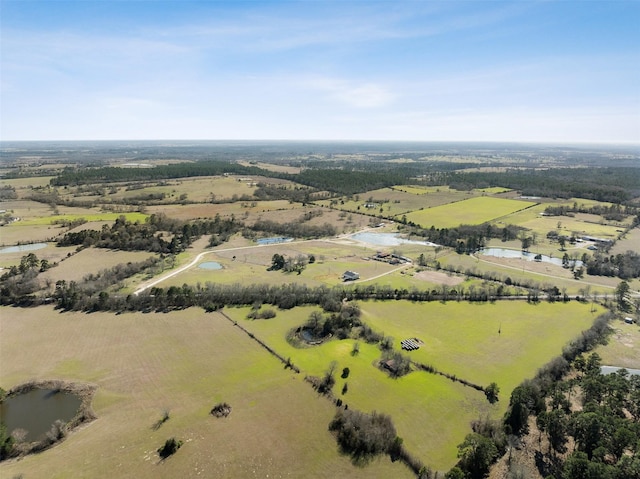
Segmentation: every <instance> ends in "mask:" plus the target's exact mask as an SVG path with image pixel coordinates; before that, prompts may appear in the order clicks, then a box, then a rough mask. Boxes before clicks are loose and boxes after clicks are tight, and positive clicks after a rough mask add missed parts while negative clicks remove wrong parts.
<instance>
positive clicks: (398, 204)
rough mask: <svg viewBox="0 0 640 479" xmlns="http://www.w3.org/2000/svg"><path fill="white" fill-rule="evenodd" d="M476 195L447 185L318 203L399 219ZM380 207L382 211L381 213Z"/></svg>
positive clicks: (386, 190) (395, 189)
mask: <svg viewBox="0 0 640 479" xmlns="http://www.w3.org/2000/svg"><path fill="white" fill-rule="evenodd" d="M418 192H419V193H418ZM473 195H474V194H473V193H471V192H467V191H457V190H452V189H450V188H449V187H447V186H439V187H428V188H421V187H417V186H416V187H408V186H401V187H393V188H382V189H379V190H372V191H367V192H366V193H361V194H359V195H354V196H353V197H343V198H338V199H336V200H322V201H317V202H316V203H317V204H319V205H323V206H331V207H333V208H336V209H339V210H344V211H352V212H360V213H364V214H369V215H379V214H383V215H385V216H397V215H401V214H404V213H408V212H410V211H414V210H418V209H420V208H432V207H435V206H440V205H445V204H448V203H452V202H455V201H460V200H463V199H466V198H470V197H471V196H473ZM381 208H382V212H380V209H381Z"/></svg>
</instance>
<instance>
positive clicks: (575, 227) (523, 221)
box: [503, 204, 623, 239]
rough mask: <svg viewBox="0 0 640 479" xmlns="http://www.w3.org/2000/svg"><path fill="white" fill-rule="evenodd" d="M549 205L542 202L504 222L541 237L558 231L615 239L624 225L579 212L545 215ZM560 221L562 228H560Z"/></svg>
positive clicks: (563, 233)
mask: <svg viewBox="0 0 640 479" xmlns="http://www.w3.org/2000/svg"><path fill="white" fill-rule="evenodd" d="M547 206H548V205H545V204H540V205H537V206H534V207H532V208H529V209H527V210H524V211H520V212H518V213H515V214H513V215H510V216H509V217H508V218H506V219H504V220H503V221H504V223H510V224H515V225H518V226H522V227H524V228H527V229H528V230H530V231H532V232H535V233H536V234H537V235H538V237H539V238H541V239H544V238H545V237H546V235H547V233H548V232H549V231H557V232H558V233H560V234H562V235H565V236H572V235H576V236H583V235H589V236H596V237H598V238H607V239H614V238H616V237H617V236H618V234H619V230H620V229H621V228H622V227H623V226H621V225H618V224H610V223H608V222H606V221H605V220H604V219H603V218H602V217H600V216H596V215H591V214H586V213H577V214H576V215H575V216H574V217H569V216H543V215H541V213H542V212H544V209H545V208H546V207H547ZM558 223H560V228H558Z"/></svg>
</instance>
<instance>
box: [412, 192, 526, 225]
mask: <svg viewBox="0 0 640 479" xmlns="http://www.w3.org/2000/svg"><path fill="white" fill-rule="evenodd" d="M534 205H535V203H533V202H530V201H522V200H510V199H504V198H492V197H489V196H479V197H476V198H470V199H466V200H464V201H459V202H457V203H451V204H447V205H442V206H437V207H434V208H429V209H425V210H420V211H413V212H411V213H408V214H407V221H412V222H414V223H416V224H418V225H420V226H422V227H423V228H428V227H430V226H431V225H433V226H435V227H436V228H452V227H455V226H458V225H461V224H473V225H478V224H482V223H486V222H488V221H493V220H496V219H498V218H502V217H503V216H507V215H510V214H512V213H514V212H516V211H520V210H523V209H526V208H530V207H532V206H534Z"/></svg>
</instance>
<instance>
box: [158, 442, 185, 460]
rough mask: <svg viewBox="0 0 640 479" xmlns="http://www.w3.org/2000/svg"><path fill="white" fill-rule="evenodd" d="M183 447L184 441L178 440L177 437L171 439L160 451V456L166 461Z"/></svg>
mask: <svg viewBox="0 0 640 479" xmlns="http://www.w3.org/2000/svg"><path fill="white" fill-rule="evenodd" d="M181 446H182V441H179V440H177V439H176V438H175V437H171V438H169V439H167V440H166V441H165V443H164V446H162V447H161V448H159V449H158V454H159V455H160V457H161V458H162V459H166V458H167V457H169V456H171V455H173V454H175V453H176V451H177V450H178V449H180V447H181Z"/></svg>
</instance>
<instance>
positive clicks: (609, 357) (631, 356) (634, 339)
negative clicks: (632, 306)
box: [596, 315, 640, 369]
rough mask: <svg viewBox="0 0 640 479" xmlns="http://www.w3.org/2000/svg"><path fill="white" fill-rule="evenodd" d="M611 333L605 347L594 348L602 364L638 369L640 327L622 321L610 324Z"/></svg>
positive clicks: (639, 366) (639, 364) (639, 361)
mask: <svg viewBox="0 0 640 479" xmlns="http://www.w3.org/2000/svg"><path fill="white" fill-rule="evenodd" d="M631 317H633V315H631ZM611 329H612V333H611V335H610V336H609V338H608V341H607V344H606V345H601V346H598V347H597V348H596V352H597V353H598V354H599V355H600V357H601V358H602V364H604V365H607V366H619V367H624V368H630V369H640V327H639V326H638V324H626V323H625V322H624V321H623V320H622V319H618V320H616V321H613V322H612V323H611Z"/></svg>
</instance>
